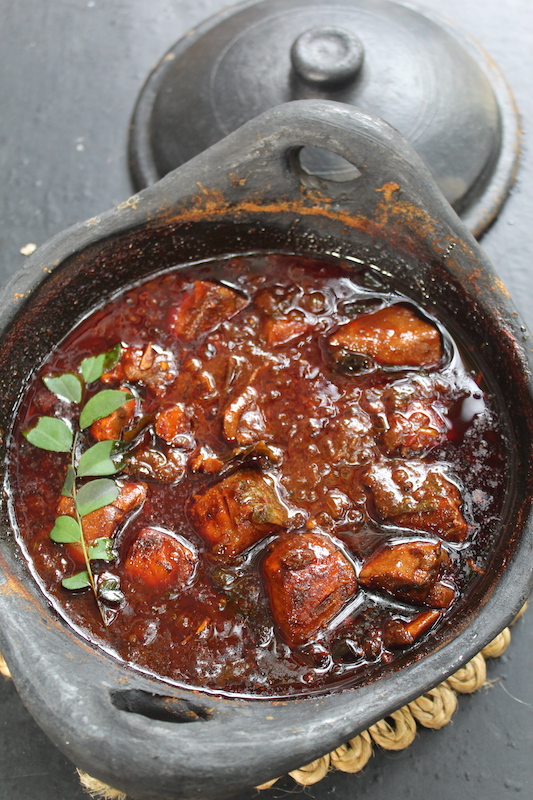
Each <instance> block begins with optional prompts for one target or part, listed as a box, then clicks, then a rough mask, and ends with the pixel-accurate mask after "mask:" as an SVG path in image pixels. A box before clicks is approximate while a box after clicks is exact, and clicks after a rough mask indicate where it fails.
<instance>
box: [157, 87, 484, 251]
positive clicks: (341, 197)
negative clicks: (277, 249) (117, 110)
mask: <svg viewBox="0 0 533 800" xmlns="http://www.w3.org/2000/svg"><path fill="white" fill-rule="evenodd" d="M303 147H313V148H322V149H324V150H328V151H330V152H332V153H334V154H336V155H338V156H341V157H342V158H344V159H346V160H347V161H348V162H350V164H352V165H353V166H354V167H356V169H357V171H358V172H359V173H360V175H359V177H357V178H355V179H354V180H349V181H347V182H337V181H333V180H327V179H321V178H317V177H315V176H313V175H309V173H306V172H305V171H304V170H303V169H302V167H301V166H300V164H299V160H298V153H299V151H301V149H302V148H303ZM394 185H397V187H398V191H399V193H400V194H401V197H402V200H404V201H405V202H407V203H412V204H414V205H415V206H417V207H418V208H420V209H422V210H423V211H424V212H425V213H426V214H427V215H428V216H429V217H430V218H432V219H433V220H436V221H438V223H439V224H441V223H445V224H446V226H447V227H451V228H452V229H454V230H455V232H456V235H460V236H461V237H467V238H470V234H469V232H468V230H467V228H466V227H465V226H464V225H463V223H462V222H461V220H460V219H459V217H458V216H457V215H456V213H455V212H454V211H453V209H452V208H451V206H450V205H449V203H448V202H447V200H446V199H445V198H444V196H443V195H442V193H441V191H440V189H439V188H438V187H437V185H436V183H435V181H434V179H433V177H432V175H431V173H430V172H429V170H428V168H427V167H426V166H425V164H424V163H423V162H422V160H421V159H420V157H419V156H418V154H417V153H416V152H415V150H414V149H413V148H412V146H411V145H410V144H409V143H408V142H407V140H406V139H405V138H404V137H403V136H402V135H401V134H400V133H399V132H398V131H397V130H395V129H394V128H392V127H391V126H390V125H389V124H388V123H386V122H385V121H384V120H382V119H380V118H379V117H377V116H375V115H372V114H369V113H367V112H365V111H362V110H361V109H358V108H356V107H354V106H349V105H346V104H344V103H335V102H331V101H317V100H298V101H293V102H290V103H285V104H283V105H280V106H276V107H275V108H272V109H269V110H268V111H266V112H264V113H263V114H261V115H259V116H258V117H255V118H254V119H252V120H251V121H250V122H247V123H246V124H245V125H243V126H242V127H241V128H239V129H238V130H236V131H234V132H233V133H231V134H229V135H228V136H227V137H226V138H225V139H223V140H221V141H219V142H217V143H216V144H214V145H213V146H212V147H210V148H209V149H208V150H206V151H205V152H203V153H201V154H200V155H199V156H197V157H196V158H194V159H192V160H191V161H189V162H188V163H187V164H184V165H182V166H181V167H179V168H178V169H177V170H175V171H174V172H171V173H169V175H167V176H166V177H165V178H163V179H162V181H160V182H159V184H158V186H159V187H168V188H169V189H170V190H171V191H170V192H169V198H168V199H169V201H170V202H171V203H172V202H173V201H174V202H175V201H176V200H177V199H179V196H180V195H181V198H185V197H187V195H188V196H189V198H191V197H194V198H196V197H197V196H198V187H199V186H201V187H202V188H203V189H204V190H206V191H207V192H208V193H209V192H212V193H213V197H215V195H216V193H217V192H220V193H221V194H222V196H223V197H224V198H225V200H226V201H228V200H229V201H230V202H231V203H232V204H234V205H238V204H239V202H241V201H242V202H249V200H250V198H251V197H252V198H253V197H256V198H260V202H261V204H262V205H263V206H268V205H269V204H272V205H276V204H277V205H278V206H279V204H280V203H286V202H287V200H289V201H291V200H294V201H296V200H301V199H302V186H304V187H306V188H307V189H311V190H312V202H313V203H314V204H315V206H319V205H324V206H326V205H328V206H331V204H332V203H334V204H335V205H336V206H337V207H339V208H341V209H342V210H343V211H345V212H347V213H349V214H353V215H355V214H363V215H364V216H365V217H371V216H372V213H373V210H374V208H375V207H376V205H377V204H378V203H379V202H382V201H383V194H382V193H383V191H384V188H383V187H392V186H394ZM172 189H174V191H176V192H177V193H178V196H177V197H176V196H175V195H174V192H173V191H172ZM148 191H150V190H148ZM380 192H381V193H380ZM304 193H305V189H304Z"/></svg>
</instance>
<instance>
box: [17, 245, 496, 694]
mask: <svg viewBox="0 0 533 800" xmlns="http://www.w3.org/2000/svg"><path fill="white" fill-rule="evenodd" d="M117 345H120V358H119V360H118V362H117V364H116V365H115V366H114V367H113V368H112V369H111V370H109V371H108V372H107V373H105V374H104V375H103V376H102V378H101V379H100V381H99V382H98V385H91V386H89V387H88V392H89V394H90V393H94V392H96V391H97V390H100V389H102V388H112V389H120V390H123V391H127V392H129V393H131V398H130V399H128V400H127V401H126V402H125V403H124V404H123V405H122V406H121V407H120V408H119V409H118V410H117V411H115V412H114V413H113V414H111V415H109V416H107V417H105V418H103V419H100V420H98V421H96V422H94V423H93V424H92V425H91V427H90V428H89V429H88V431H87V432H86V433H84V434H83V436H82V439H81V446H82V448H83V447H88V446H90V445H91V444H94V443H95V442H98V441H108V440H109V441H111V440H118V441H121V442H122V443H123V446H124V448H125V458H124V461H125V463H124V468H123V470H122V471H121V472H120V473H119V475H118V479H117V480H118V486H119V490H120V492H119V495H118V497H117V499H116V500H115V501H114V502H113V503H112V504H110V505H108V506H106V507H104V508H102V509H99V510H98V511H94V512H92V514H88V515H87V516H86V517H85V518H84V520H83V528H84V536H85V539H86V541H87V542H88V543H89V544H90V543H91V542H92V541H94V540H96V539H97V538H98V537H101V536H102V535H105V536H108V537H109V538H111V539H112V540H113V543H114V550H115V557H114V559H113V560H112V561H111V562H105V563H104V562H101V563H99V562H97V561H96V562H95V574H96V576H97V583H98V585H99V586H104V587H105V586H109V581H112V582H114V583H113V585H114V586H116V587H117V594H116V595H112V594H109V593H108V594H107V596H106V593H105V591H103V593H102V597H103V601H102V604H103V607H104V608H105V615H104V621H103V620H102V619H101V618H100V615H99V614H98V611H97V607H96V604H95V601H94V597H93V596H92V595H91V593H90V592H88V591H79V592H72V591H68V590H67V589H65V588H63V587H62V585H61V580H62V579H64V578H65V576H68V575H71V574H73V573H75V572H76V571H77V570H78V569H79V568H80V564H81V554H80V548H79V545H76V544H70V545H69V544H57V543H55V542H53V541H51V540H50V537H49V533H50V530H51V528H52V526H53V523H54V518H55V517H56V515H57V514H62V515H67V516H68V515H72V514H73V513H74V512H73V508H72V501H71V499H70V498H68V497H64V496H61V490H62V486H63V483H64V479H65V472H66V468H67V459H66V458H65V456H64V455H62V454H55V453H49V452H44V451H42V450H39V449H37V448H36V447H34V446H32V445H31V444H30V443H29V442H27V441H26V440H25V439H24V437H23V435H22V433H23V432H26V431H27V430H28V429H31V428H32V426H34V425H35V423H36V421H37V419H38V418H39V417H40V416H42V415H50V416H58V417H60V418H63V419H65V420H68V421H70V423H71V424H72V425H75V424H76V407H75V406H73V405H72V404H67V403H64V402H62V401H60V400H58V398H57V397H55V396H54V395H53V394H52V393H51V392H50V391H49V390H48V389H47V388H46V386H45V385H44V383H43V382H42V377H43V376H50V375H59V374H63V373H65V372H76V371H77V370H78V369H79V364H80V362H81V360H82V359H83V358H86V357H88V356H91V355H96V354H98V353H102V352H105V351H107V350H109V349H110V348H113V347H116V346H117ZM484 388H485V383H484V378H483V376H482V375H481V374H480V373H479V371H478V369H477V367H476V365H474V364H471V363H468V364H465V363H464V361H463V359H462V356H461V353H460V351H459V349H458V347H457V345H456V343H455V342H454V341H453V340H452V338H451V336H450V334H449V333H448V332H447V331H446V330H445V329H444V328H443V327H442V325H441V324H440V323H439V322H438V321H437V320H435V319H434V318H432V317H430V316H428V315H427V314H426V313H424V311H423V310H422V309H420V308H419V307H418V306H416V305H415V304H413V303H412V302H410V301H409V300H408V299H407V298H405V297H403V296H401V295H398V294H395V293H392V292H390V291H388V290H386V289H384V287H382V286H381V287H380V286H377V285H376V284H375V283H374V282H373V280H372V277H371V275H370V273H368V272H367V271H366V270H365V269H363V268H361V269H360V271H359V272H356V271H354V270H353V268H350V269H348V268H347V267H346V265H343V264H342V263H336V262H329V261H328V262H327V263H326V262H323V263H319V262H314V261H310V260H307V259H304V258H302V257H297V256H289V255H260V256H259V255H255V256H248V257H238V258H230V259H224V260H221V261H213V262H207V263H205V264H203V265H196V266H194V267H193V268H185V269H176V270H171V271H168V272H165V273H162V274H161V275H159V276H157V277H154V278H152V279H150V280H148V281H145V282H143V283H142V284H139V285H137V286H134V287H132V288H130V289H128V290H126V291H124V292H123V293H121V294H120V295H118V296H117V297H116V298H115V299H114V300H112V301H111V302H109V303H108V304H107V305H105V306H104V307H102V308H100V309H98V310H96V311H94V312H93V313H92V314H91V315H90V316H89V317H88V318H87V319H86V320H85V321H84V322H83V323H81V325H79V326H78V327H77V328H76V329H75V330H74V331H72V333H71V334H70V335H69V336H68V337H67V339H66V340H65V341H64V342H63V344H62V345H60V347H59V348H58V349H57V350H56V351H55V352H54V353H53V354H52V355H51V356H50V358H49V359H48V361H47V363H46V364H45V366H44V367H43V368H42V370H41V372H40V373H39V375H37V376H36V378H35V379H34V381H33V383H32V384H31V386H30V388H29V391H28V392H27V395H26V398H25V399H24V402H23V405H22V407H21V409H20V415H19V421H18V425H17V430H16V431H15V435H14V438H13V443H12V452H11V467H10V470H11V488H12V502H13V506H14V511H15V516H16V519H17V523H18V527H19V539H20V541H21V544H22V546H23V549H24V551H25V552H26V555H27V557H28V559H29V561H30V564H31V566H32V570H33V571H34V574H35V575H36V576H37V579H38V581H39V583H40V585H41V587H42V588H43V590H44V591H45V593H46V594H47V596H48V597H49V598H50V600H51V602H52V603H53V605H54V606H55V607H56V609H58V611H59V613H60V614H61V615H63V616H64V617H66V618H67V620H69V621H70V622H71V624H73V625H74V627H75V628H77V629H78V630H79V631H80V632H81V633H82V634H83V635H84V636H86V637H87V638H89V639H90V640H91V641H94V642H96V643H97V644H99V645H100V646H102V647H103V648H105V649H106V650H108V651H110V652H112V653H113V654H115V655H117V656H118V657H119V658H120V659H122V660H123V661H125V662H127V663H130V664H132V665H134V666H136V667H138V668H139V669H141V670H147V671H149V672H152V673H155V674H157V675H159V676H161V677H163V678H165V679H168V680H171V681H173V682H176V683H178V684H185V685H189V686H194V687H200V688H207V689H211V690H215V691H218V692H229V693H237V694H241V695H267V696H286V695H294V694H301V693H309V692H313V691H318V690H322V689H324V688H328V687H331V686H344V685H357V684H359V683H367V682H368V681H369V680H371V679H373V678H374V677H376V676H378V675H379V674H381V672H382V671H383V669H385V668H388V666H389V665H394V664H395V663H396V662H397V661H398V659H402V663H405V658H406V654H407V657H409V653H412V654H413V657H416V648H417V647H418V646H419V645H421V644H422V643H424V642H426V641H427V639H428V638H430V637H437V639H438V636H439V631H441V630H442V629H443V626H446V625H447V624H448V620H449V618H450V614H453V609H454V608H456V607H457V606H458V605H459V604H461V603H463V601H464V599H465V598H466V597H467V596H468V594H469V592H471V591H472V588H473V587H475V585H476V581H477V580H480V579H481V577H482V576H483V574H484V572H485V570H486V566H487V564H488V562H489V560H490V554H491V549H492V548H493V547H494V546H495V544H496V543H497V539H498V535H499V532H500V523H499V513H500V511H501V506H502V502H503V493H504V489H505V480H504V476H505V447H504V444H503V438H502V437H503V425H502V422H501V420H500V419H499V418H498V415H497V413H496V408H495V405H494V402H493V401H492V400H491V398H490V397H488V396H487V395H486V393H485V392H484ZM106 582H107V583H106ZM104 622H105V624H104Z"/></svg>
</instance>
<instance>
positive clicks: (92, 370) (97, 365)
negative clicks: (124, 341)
mask: <svg viewBox="0 0 533 800" xmlns="http://www.w3.org/2000/svg"><path fill="white" fill-rule="evenodd" d="M119 358H120V344H117V345H116V346H115V347H113V349H112V350H109V351H108V352H107V353H100V355H98V356H91V357H90V358H84V359H83V361H82V362H81V374H82V375H83V377H84V378H85V380H86V381H87V383H93V381H97V380H98V378H101V377H102V375H103V374H104V372H108V371H109V370H110V369H112V368H113V367H114V366H115V364H116V363H117V361H118V360H119Z"/></svg>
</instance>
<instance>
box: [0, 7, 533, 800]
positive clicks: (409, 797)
mask: <svg viewBox="0 0 533 800" xmlns="http://www.w3.org/2000/svg"><path fill="white" fill-rule="evenodd" d="M225 5H227V3H226V2H224V0H55V2H38V0H17V2H16V3H13V2H11V0H0V51H1V53H2V69H1V70H0V175H1V183H0V220H1V224H0V283H2V282H4V281H5V280H6V279H7V278H8V277H9V275H11V274H12V273H13V272H14V271H15V270H16V269H17V267H18V266H19V265H20V264H21V263H22V261H23V256H22V255H21V253H20V249H21V248H22V247H23V246H24V245H26V244H27V243H29V242H34V243H36V244H41V243H43V242H44V241H46V240H47V239H48V238H49V237H50V236H52V235H53V234H54V233H56V232H57V231H59V230H62V229H63V228H65V227H67V226H69V225H70V224H72V223H74V222H78V221H80V220H83V219H86V218H88V217H90V216H93V215H95V214H97V213H98V212H101V211H103V210H105V209H107V208H109V207H111V206H113V205H115V204H117V203H118V202H120V201H122V200H124V199H125V198H127V197H128V196H129V195H130V194H131V193H132V188H131V185H130V180H129V175H128V171H127V163H126V144H127V129H128V119H129V116H130V113H131V110H132V108H133V105H134V102H135V99H136V95H137V92H138V91H139V89H140V86H141V84H142V82H143V80H144V79H145V77H146V75H147V74H148V72H149V71H150V69H151V67H152V66H153V65H154V64H155V62H156V61H157V60H158V59H159V58H160V56H161V55H162V54H163V53H164V52H165V51H166V50H167V49H168V48H169V47H170V46H171V45H172V44H173V42H174V41H176V40H177V39H178V38H180V36H182V35H183V34H184V33H185V32H186V31H187V30H188V29H189V28H191V27H193V26H194V25H196V24H197V23H199V22H200V21H202V20H203V19H205V18H206V17H207V16H209V15H211V14H212V13H215V12H217V11H218V10H220V9H222V8H223V7H224V6H225ZM424 6H425V7H426V8H428V9H431V10H432V11H435V12H438V13H440V14H441V15H444V16H446V17H448V18H449V19H451V20H452V21H454V22H455V23H456V24H457V25H458V26H459V27H461V28H462V29H463V30H464V31H465V32H467V33H469V34H470V35H472V36H474V37H475V38H477V40H478V41H479V42H480V43H481V44H482V45H483V46H484V47H485V48H486V49H487V50H488V51H489V53H490V54H491V55H492V57H493V58H494V59H495V61H496V62H497V63H498V64H499V66H500V67H501V69H502V70H503V72H504V73H505V75H506V78H507V80H508V82H509V84H510V86H511V87H512V90H513V92H514V94H515V96H516V99H517V103H518V106H519V109H520V111H521V114H522V118H523V123H524V148H523V155H522V161H521V166H520V171H519V175H518V180H517V183H516V186H515V187H514V189H513V190H512V192H511V195H510V197H509V199H508V201H507V203H506V204H505V206H504V208H503V210H502V212H501V214H500V216H499V218H498V219H497V221H496V223H495V224H494V225H493V227H492V228H491V229H490V230H489V231H488V232H487V233H486V234H485V236H484V237H483V240H482V244H483V247H484V248H485V250H486V251H487V253H488V255H489V257H490V258H491V260H492V261H493V263H494V264H495V265H496V267H497V269H498V271H499V273H500V275H501V277H502V278H503V280H504V281H505V283H506V284H507V286H508V288H509V290H510V292H511V295H512V296H513V298H514V300H515V302H516V304H517V306H518V308H519V310H520V311H521V313H522V315H523V316H524V318H525V320H526V322H527V324H528V325H529V327H530V328H532V327H533V302H532V300H533V188H532V187H533V147H532V141H533V130H532V128H533V93H532V92H531V78H532V75H533V5H532V4H531V2H530V0H507V2H506V3H505V4H504V3H501V2H500V1H499V0H440V2H439V0H425V3H424ZM420 7H422V5H421V6H420ZM532 652H533V608H532V609H531V610H530V611H529V613H528V614H526V615H525V617H524V618H522V620H521V621H520V622H519V623H518V624H517V625H516V627H515V628H514V629H513V640H512V644H511V647H510V648H509V650H508V652H507V653H506V654H505V655H504V656H503V657H501V658H500V659H497V660H495V661H494V662H492V663H491V664H490V666H489V680H490V681H491V683H490V686H489V688H486V689H484V690H482V691H481V692H478V693H477V694H475V695H470V696H464V697H462V698H460V702H459V710H458V712H457V714H456V715H455V717H454V719H453V722H452V724H450V725H449V726H448V727H447V728H444V729H443V730H441V731H439V732H432V731H427V730H421V731H420V735H419V736H418V737H417V739H416V741H415V742H414V744H413V745H412V746H411V747H410V748H409V749H408V750H406V751H403V752H400V753H394V754H391V753H387V754H385V753H378V754H376V755H375V756H374V757H373V758H372V759H371V761H370V763H369V764H368V766H367V767H366V769H365V771H364V773H363V774H362V775H345V774H342V773H333V774H330V775H329V776H328V777H327V778H326V779H324V780H323V781H321V782H320V783H318V784H316V785H315V786H314V787H311V788H308V789H305V790H303V789H300V788H299V787H295V786H294V783H293V782H292V781H291V780H290V779H289V780H283V781H281V782H280V783H278V784H277V785H276V786H275V787H274V788H272V789H270V790H269V791H267V792H264V793H262V794H261V798H262V800H274V798H280V800H281V798H284V797H285V796H286V794H287V792H290V793H291V794H296V795H297V796H299V795H302V794H303V795H304V796H305V797H308V798H313V799H314V800H326V798H339V800H357V798H364V799H365V800H385V798H389V797H394V798H399V799H400V800H434V799H436V798H438V799H439V800H459V799H460V800H478V798H483V800H510V798H523V800H529V799H530V798H533V760H532V757H531V754H532V752H533V681H532V680H531V654H532ZM255 796H256V793H255V792H250V793H245V794H241V795H239V798H238V800H250V798H252V797H255ZM87 797H88V795H86V794H85V793H84V792H83V791H82V790H81V788H80V786H79V782H78V779H77V776H76V773H75V771H74V768H73V766H72V765H71V764H70V762H68V761H67V760H66V759H65V758H64V757H63V755H62V754H61V753H59V752H58V751H57V750H56V749H55V748H54V747H53V746H52V745H51V744H50V743H49V742H48V740H47V738H46V737H45V736H44V735H43V734H42V733H41V731H40V730H39V729H38V728H37V727H36V725H35V724H34V723H33V721H32V719H31V718H30V717H29V715H28V714H27V712H26V711H25V709H24V708H23V706H22V704H21V703H20V700H19V699H18V696H17V694H16V692H15V690H14V689H13V686H12V685H11V684H10V683H9V682H7V681H2V680H0V798H2V800H86V799H87Z"/></svg>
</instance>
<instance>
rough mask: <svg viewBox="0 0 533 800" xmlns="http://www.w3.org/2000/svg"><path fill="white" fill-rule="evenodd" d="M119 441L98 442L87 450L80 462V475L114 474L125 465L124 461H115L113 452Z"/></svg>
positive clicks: (81, 476) (78, 471) (78, 470)
mask: <svg viewBox="0 0 533 800" xmlns="http://www.w3.org/2000/svg"><path fill="white" fill-rule="evenodd" d="M118 444H119V443H118V442H116V441H114V440H106V441H104V442H97V443H96V444H93V446H92V447H90V448H89V449H88V450H86V451H85V452H84V453H83V454H82V456H81V458H80V460H79V463H78V469H77V473H78V477H79V478H86V477H89V476H98V475H114V474H115V472H118V471H119V470H121V469H122V467H123V466H124V461H123V460H122V461H120V462H117V463H115V461H113V458H112V456H113V454H114V453H115V452H116V449H117V445H118Z"/></svg>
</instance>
